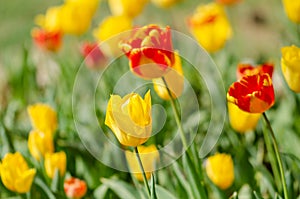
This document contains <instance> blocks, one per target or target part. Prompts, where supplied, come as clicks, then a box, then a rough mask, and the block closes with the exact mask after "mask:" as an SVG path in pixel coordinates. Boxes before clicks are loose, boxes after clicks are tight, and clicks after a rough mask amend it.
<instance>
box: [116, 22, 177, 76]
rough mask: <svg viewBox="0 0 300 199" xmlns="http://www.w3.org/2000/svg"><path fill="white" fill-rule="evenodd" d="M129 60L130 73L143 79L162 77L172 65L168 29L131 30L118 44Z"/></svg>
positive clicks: (155, 26) (170, 40)
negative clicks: (127, 36) (126, 37)
mask: <svg viewBox="0 0 300 199" xmlns="http://www.w3.org/2000/svg"><path fill="white" fill-rule="evenodd" d="M120 47H121V48H122V50H123V51H124V53H125V55H126V56H127V57H128V59H129V66H130V69H131V71H132V72H133V73H134V74H136V75H138V76H139V77H142V78H144V79H153V78H159V77H162V76H163V75H164V74H166V72H168V69H169V68H170V67H171V66H172V65H173V63H174V52H173V45H172V38H171V30H170V28H169V27H166V28H164V29H162V28H160V27H159V26H157V25H148V26H144V27H142V28H136V29H134V30H132V33H131V36H130V37H129V38H128V39H127V40H123V41H122V42H121V43H120Z"/></svg>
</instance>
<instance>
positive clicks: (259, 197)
mask: <svg viewBox="0 0 300 199" xmlns="http://www.w3.org/2000/svg"><path fill="white" fill-rule="evenodd" d="M253 194H254V196H255V198H256V199H263V197H261V196H260V195H258V193H257V192H256V191H253Z"/></svg>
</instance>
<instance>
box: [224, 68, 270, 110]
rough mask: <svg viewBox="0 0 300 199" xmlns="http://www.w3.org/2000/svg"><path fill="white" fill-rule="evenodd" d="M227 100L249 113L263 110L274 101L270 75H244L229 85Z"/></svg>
mask: <svg viewBox="0 0 300 199" xmlns="http://www.w3.org/2000/svg"><path fill="white" fill-rule="evenodd" d="M227 100H228V102H231V103H234V104H236V105H237V106H238V107H239V108H240V109H242V110H243V111H246V112H249V113H263V112H265V111H266V110H268V109H269V108H270V107H271V106H273V104H274V101H275V96H274V88H273V85H272V79H271V77H270V75H269V74H268V73H263V74H261V73H259V74H256V75H250V76H248V75H246V76H244V77H243V78H242V79H241V80H239V81H237V82H235V83H233V84H232V85H231V86H230V87H229V90H228V93H227Z"/></svg>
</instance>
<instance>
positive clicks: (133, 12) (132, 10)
mask: <svg viewBox="0 0 300 199" xmlns="http://www.w3.org/2000/svg"><path fill="white" fill-rule="evenodd" d="M147 2H148V0H108V5H109V8H110V11H111V13H112V14H113V15H115V16H127V17H129V18H134V17H136V16H138V15H139V14H140V13H141V12H142V11H143V9H144V7H145V5H146V3H147Z"/></svg>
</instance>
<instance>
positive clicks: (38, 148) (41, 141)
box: [28, 130, 54, 160]
mask: <svg viewBox="0 0 300 199" xmlns="http://www.w3.org/2000/svg"><path fill="white" fill-rule="evenodd" d="M28 148H29V152H30V153H31V155H32V156H33V157H34V158H35V159H36V160H40V159H41V157H44V156H45V154H46V153H53V151H54V147H53V138H52V135H51V134H49V133H43V132H41V131H38V130H32V131H31V132H30V133H29V137H28Z"/></svg>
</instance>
